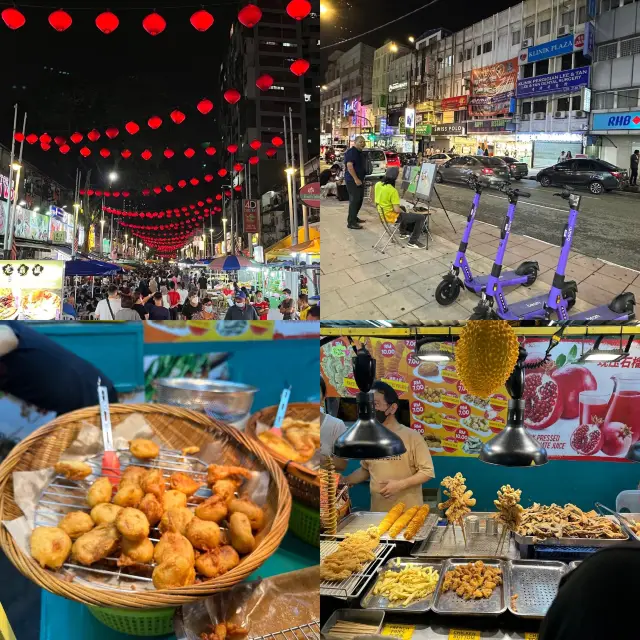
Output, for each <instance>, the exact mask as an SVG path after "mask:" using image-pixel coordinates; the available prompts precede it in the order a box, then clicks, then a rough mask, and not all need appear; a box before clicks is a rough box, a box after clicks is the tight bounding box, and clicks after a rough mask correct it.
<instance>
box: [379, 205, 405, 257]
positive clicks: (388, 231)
mask: <svg viewBox="0 0 640 640" xmlns="http://www.w3.org/2000/svg"><path fill="white" fill-rule="evenodd" d="M376 211H377V212H378V217H379V218H380V222H381V223H382V228H383V229H384V231H383V232H382V235H381V236H380V238H379V239H378V242H376V243H375V244H374V245H373V249H374V251H380V253H384V252H385V251H386V249H387V247H388V246H389V243H390V242H394V243H395V244H397V245H398V246H402V244H401V243H400V241H399V240H398V239H397V238H396V233H397V232H398V230H399V229H400V222H399V220H400V216H398V218H397V220H396V221H395V223H393V224H390V223H389V222H388V221H387V218H386V216H385V215H384V211H383V209H382V207H381V206H380V205H379V204H376ZM385 236H388V239H387V241H386V243H385V245H384V247H382V249H378V245H379V244H380V243H381V242H382V241H383V240H384V238H385Z"/></svg>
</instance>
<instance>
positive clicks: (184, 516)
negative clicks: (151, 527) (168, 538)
mask: <svg viewBox="0 0 640 640" xmlns="http://www.w3.org/2000/svg"><path fill="white" fill-rule="evenodd" d="M193 518H194V515H193V511H191V509H187V507H175V508H174V509H169V511H165V512H164V514H163V515H162V519H161V520H160V527H159V528H160V532H161V533H166V532H167V531H173V532H174V533H181V534H182V535H185V531H186V530H187V525H188V524H189V523H190V522H191V520H193Z"/></svg>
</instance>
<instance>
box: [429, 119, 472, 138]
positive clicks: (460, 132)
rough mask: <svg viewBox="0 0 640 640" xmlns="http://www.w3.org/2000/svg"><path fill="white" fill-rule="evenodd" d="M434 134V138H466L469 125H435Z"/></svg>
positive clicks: (459, 123)
mask: <svg viewBox="0 0 640 640" xmlns="http://www.w3.org/2000/svg"><path fill="white" fill-rule="evenodd" d="M432 133H433V135H434V136H442V135H444V136H466V135H467V125H466V124H465V123H464V122H456V123H455V124H434V125H433V129H432Z"/></svg>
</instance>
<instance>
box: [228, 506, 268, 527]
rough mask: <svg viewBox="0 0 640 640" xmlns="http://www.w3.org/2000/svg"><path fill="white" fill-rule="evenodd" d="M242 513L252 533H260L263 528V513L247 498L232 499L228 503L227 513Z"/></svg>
mask: <svg viewBox="0 0 640 640" xmlns="http://www.w3.org/2000/svg"><path fill="white" fill-rule="evenodd" d="M236 512H240V513H244V514H245V515H246V516H247V517H248V518H249V522H250V523H251V528H252V529H253V530H254V531H260V529H262V527H263V526H264V511H263V510H262V509H261V508H260V507H259V506H258V505H257V504H256V503H255V502H251V500H249V499H248V498H233V500H230V501H229V513H236Z"/></svg>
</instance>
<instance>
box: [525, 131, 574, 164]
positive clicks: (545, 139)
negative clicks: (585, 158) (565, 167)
mask: <svg viewBox="0 0 640 640" xmlns="http://www.w3.org/2000/svg"><path fill="white" fill-rule="evenodd" d="M516 142H517V147H516V149H517V150H518V151H520V152H521V153H523V154H524V155H522V156H521V157H522V160H523V162H526V163H527V164H528V165H529V167H531V168H533V169H544V168H545V167H549V166H551V165H553V164H556V162H558V160H559V158H560V154H561V153H562V152H563V151H564V152H565V153H566V152H567V151H570V152H571V155H572V156H573V157H574V158H575V157H576V156H577V155H579V154H581V153H583V150H584V146H585V144H584V143H585V136H583V134H581V133H518V134H516ZM518 159H520V156H519V158H518Z"/></svg>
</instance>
